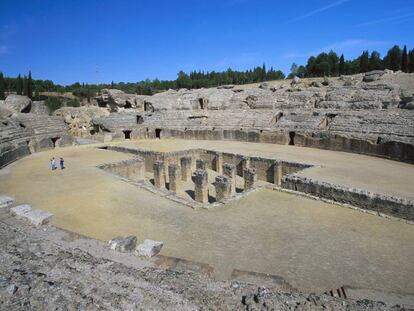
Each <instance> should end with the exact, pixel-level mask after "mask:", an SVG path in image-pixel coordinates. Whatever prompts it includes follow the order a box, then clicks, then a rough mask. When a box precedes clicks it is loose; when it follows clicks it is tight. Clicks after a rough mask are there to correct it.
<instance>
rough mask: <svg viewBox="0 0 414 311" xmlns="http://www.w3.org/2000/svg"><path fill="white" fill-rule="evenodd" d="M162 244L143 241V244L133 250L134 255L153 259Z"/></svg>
mask: <svg viewBox="0 0 414 311" xmlns="http://www.w3.org/2000/svg"><path fill="white" fill-rule="evenodd" d="M163 245H164V243H163V242H161V241H153V240H144V243H142V244H139V245H138V246H137V248H136V249H135V254H136V255H138V256H144V257H153V256H155V255H157V254H158V253H159V252H160V251H161V248H162V247H163Z"/></svg>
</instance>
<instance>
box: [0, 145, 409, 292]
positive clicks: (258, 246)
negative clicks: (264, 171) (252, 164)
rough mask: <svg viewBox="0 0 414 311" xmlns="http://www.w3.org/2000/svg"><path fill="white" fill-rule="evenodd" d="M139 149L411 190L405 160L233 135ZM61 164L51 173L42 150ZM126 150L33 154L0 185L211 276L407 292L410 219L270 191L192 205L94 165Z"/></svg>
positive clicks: (70, 221) (81, 224)
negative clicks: (296, 166)
mask: <svg viewBox="0 0 414 311" xmlns="http://www.w3.org/2000/svg"><path fill="white" fill-rule="evenodd" d="M121 144H128V145H138V146H140V147H142V148H148V149H157V150H162V151H166V150H177V149H178V150H179V149H186V148H194V147H205V148H212V149H213V147H214V149H217V150H222V151H232V152H240V153H244V154H253V153H254V154H260V155H266V156H272V157H276V158H280V159H288V160H298V161H302V162H307V163H312V164H318V165H322V166H323V167H321V168H315V169H312V170H307V172H306V174H309V176H310V177H315V178H319V179H321V180H326V181H334V182H336V183H343V184H347V185H348V184H349V185H354V186H355V187H359V188H363V189H368V190H375V191H383V192H385V193H392V194H396V195H399V196H404V197H408V198H413V197H414V194H413V188H414V187H413V186H414V185H413V180H412V176H413V173H414V166H411V165H408V164H402V163H398V162H394V161H388V160H383V159H378V158H372V157H366V156H360V155H354V154H347V153H340V152H331V151H323V150H316V149H309V148H299V147H289V146H279V145H267V144H246V143H239V142H228V141H226V142H212V141H184V140H161V141H159V140H158V141H155V140H147V141H140V142H128V143H125V142H122V143H121ZM52 156H54V157H61V156H63V157H64V158H65V160H66V164H67V168H66V169H65V170H63V171H60V170H58V171H55V172H52V171H51V170H50V168H49V159H50V157H52ZM127 158H129V156H128V155H126V154H123V153H118V152H112V151H107V150H100V149H97V148H96V146H81V147H68V148H61V149H56V150H51V151H47V152H42V153H37V154H33V155H31V156H29V157H26V158H24V159H22V160H20V161H17V162H15V163H13V164H11V165H9V166H8V167H6V168H4V169H2V170H0V193H4V194H9V195H12V196H15V197H16V199H17V200H18V201H19V202H21V203H23V202H27V203H30V204H32V206H33V207H34V208H39V209H44V210H48V211H51V212H52V213H54V215H55V217H54V220H53V224H54V225H56V226H58V227H60V228H63V229H67V230H71V231H75V232H78V233H81V234H84V235H87V236H91V237H94V238H97V239H101V240H107V239H110V238H112V237H114V236H119V235H130V234H133V235H137V236H138V239H140V240H142V239H145V238H150V239H155V240H162V241H164V242H165V246H164V248H163V250H162V252H161V253H162V254H163V255H166V256H174V257H180V258H185V259H188V260H193V261H198V262H204V263H208V264H210V265H212V266H213V267H214V268H215V274H216V276H217V277H218V278H226V277H228V276H229V275H230V273H231V272H232V270H233V269H241V270H248V271H256V272H264V273H271V274H275V275H280V276H282V277H284V278H285V279H286V280H287V281H288V282H290V283H291V284H292V285H293V286H295V287H297V288H299V289H302V290H312V291H324V290H326V289H333V288H338V287H340V286H342V285H352V286H356V287H367V288H373V289H379V290H386V291H392V292H405V293H414V264H413V260H412V259H413V258H414V246H413V241H414V226H412V225H408V224H405V223H403V222H399V221H396V220H389V219H384V218H381V217H378V216H373V215H369V214H365V213H362V212H359V211H354V210H351V209H347V208H342V207H339V206H336V205H332V204H327V203H323V202H319V201H315V200H311V199H307V198H303V197H299V196H295V195H290V194H286V193H280V192H277V191H270V190H262V191H259V192H255V193H252V194H250V195H249V196H247V197H245V198H243V199H240V200H237V201H234V202H231V203H229V204H228V205H227V206H225V207H223V208H221V209H215V210H197V211H196V210H192V209H191V208H189V207H185V206H182V205H179V204H177V203H174V202H171V201H169V200H168V199H165V198H161V197H159V196H157V195H156V194H152V193H149V192H147V191H145V190H143V189H139V188H137V187H135V186H133V185H131V184H128V183H126V182H124V181H121V180H119V179H117V178H115V177H113V176H111V175H110V174H108V173H106V172H104V171H102V170H100V169H97V168H96V165H98V164H102V163H105V162H113V161H119V160H122V159H127Z"/></svg>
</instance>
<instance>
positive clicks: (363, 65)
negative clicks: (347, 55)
mask: <svg viewBox="0 0 414 311" xmlns="http://www.w3.org/2000/svg"><path fill="white" fill-rule="evenodd" d="M367 71H369V53H368V51H364V52H362V55H361V56H360V57H359V72H367Z"/></svg>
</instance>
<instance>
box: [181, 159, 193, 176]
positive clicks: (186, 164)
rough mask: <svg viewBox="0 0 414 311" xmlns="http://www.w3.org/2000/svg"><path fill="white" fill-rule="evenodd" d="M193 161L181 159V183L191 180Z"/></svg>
mask: <svg viewBox="0 0 414 311" xmlns="http://www.w3.org/2000/svg"><path fill="white" fill-rule="evenodd" d="M192 162H193V159H192V158H191V157H183V158H181V160H180V163H181V178H182V180H183V181H189V180H191V166H192Z"/></svg>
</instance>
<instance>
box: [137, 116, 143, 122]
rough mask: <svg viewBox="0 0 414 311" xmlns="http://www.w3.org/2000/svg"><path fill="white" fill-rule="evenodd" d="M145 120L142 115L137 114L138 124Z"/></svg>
mask: <svg viewBox="0 0 414 311" xmlns="http://www.w3.org/2000/svg"><path fill="white" fill-rule="evenodd" d="M143 122H144V118H143V117H142V116H140V115H138V116H137V124H142V123H143Z"/></svg>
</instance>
